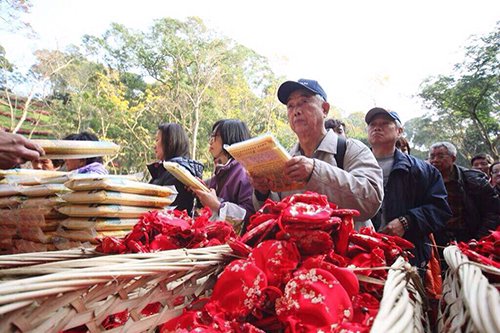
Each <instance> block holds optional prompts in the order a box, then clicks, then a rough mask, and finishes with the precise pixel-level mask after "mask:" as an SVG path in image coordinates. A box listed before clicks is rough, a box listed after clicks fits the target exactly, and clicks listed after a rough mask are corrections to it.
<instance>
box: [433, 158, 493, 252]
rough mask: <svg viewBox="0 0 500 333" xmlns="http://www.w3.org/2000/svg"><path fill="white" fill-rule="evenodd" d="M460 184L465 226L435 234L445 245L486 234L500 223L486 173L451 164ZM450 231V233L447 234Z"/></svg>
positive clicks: (448, 228)
mask: <svg viewBox="0 0 500 333" xmlns="http://www.w3.org/2000/svg"><path fill="white" fill-rule="evenodd" d="M453 168H454V169H455V170H454V172H455V173H456V175H457V181H458V183H459V184H460V195H461V197H462V201H463V202H464V204H465V216H464V221H465V223H466V224H467V227H466V229H456V228H450V227H446V228H445V229H444V230H443V232H441V233H439V234H438V235H436V243H438V244H439V245H446V243H447V242H448V241H450V240H458V241H468V240H470V239H472V238H475V239H478V238H479V237H482V236H485V235H487V234H489V231H490V230H495V229H496V227H497V226H498V225H499V213H500V201H499V197H498V194H496V193H495V190H494V189H493V187H492V186H491V184H490V183H489V182H488V178H487V176H486V174H485V173H484V172H482V171H479V170H474V169H467V168H464V167H461V166H459V165H454V166H453ZM450 234H453V236H451V237H450Z"/></svg>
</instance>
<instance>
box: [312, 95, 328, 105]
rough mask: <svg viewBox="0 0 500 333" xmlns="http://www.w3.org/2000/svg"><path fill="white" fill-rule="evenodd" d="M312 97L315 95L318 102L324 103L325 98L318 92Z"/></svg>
mask: <svg viewBox="0 0 500 333" xmlns="http://www.w3.org/2000/svg"><path fill="white" fill-rule="evenodd" d="M314 97H316V99H317V100H318V101H319V102H320V103H324V102H326V101H325V99H324V98H323V96H321V95H320V94H316V95H314Z"/></svg>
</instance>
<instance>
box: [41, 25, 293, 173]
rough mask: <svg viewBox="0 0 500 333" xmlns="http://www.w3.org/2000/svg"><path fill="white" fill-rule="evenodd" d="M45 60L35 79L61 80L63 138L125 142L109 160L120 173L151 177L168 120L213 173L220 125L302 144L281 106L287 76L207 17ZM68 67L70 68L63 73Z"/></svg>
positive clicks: (56, 104)
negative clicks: (149, 167)
mask: <svg viewBox="0 0 500 333" xmlns="http://www.w3.org/2000/svg"><path fill="white" fill-rule="evenodd" d="M83 54H85V55H86V56H84V55H83ZM37 56H38V63H37V64H36V66H34V67H33V69H32V71H33V75H38V76H39V77H44V76H47V75H49V73H51V74H50V80H49V87H50V91H51V94H50V96H49V98H48V100H49V104H50V107H51V110H52V113H53V115H54V117H53V118H52V119H53V121H54V125H55V126H57V128H60V129H61V130H60V131H58V133H57V134H58V136H59V137H62V136H64V135H66V134H68V133H72V132H80V131H83V130H90V131H93V132H95V133H96V134H97V135H98V136H99V137H100V138H101V139H107V140H112V141H114V142H116V143H118V144H120V145H121V147H122V148H121V150H120V152H119V154H118V156H115V157H113V158H112V161H111V160H110V161H108V162H112V163H108V166H109V167H111V168H114V171H115V172H119V173H131V172H137V171H145V165H146V163H148V162H151V161H152V160H153V158H154V156H153V149H152V145H153V140H154V135H155V132H156V129H157V126H158V124H159V123H163V122H178V123H180V124H181V125H182V126H183V127H184V128H185V129H186V132H187V133H188V135H189V137H190V138H191V143H192V155H193V156H194V157H195V158H196V159H199V160H201V161H202V162H204V163H205V164H206V167H205V174H206V175H208V174H209V173H210V170H212V165H211V163H212V158H211V156H210V154H209V153H208V151H207V149H206V148H207V144H208V138H209V134H210V131H211V127H212V124H213V123H214V122H215V121H216V120H218V119H221V118H238V119H241V120H243V121H245V122H246V123H247V125H248V127H249V129H250V131H251V133H252V134H253V135H258V134H262V133H265V132H271V133H273V134H275V135H276V136H277V137H278V139H279V140H280V141H281V142H282V143H283V145H284V146H286V147H287V148H290V147H291V146H292V145H293V144H294V143H295V135H294V134H293V133H292V132H291V130H290V129H289V126H288V123H287V120H286V110H285V107H284V106H283V105H281V104H280V103H279V102H278V101H277V100H276V88H277V86H278V84H279V82H280V81H282V78H277V77H276V76H275V75H274V74H273V72H272V71H271V69H270V67H269V65H268V62H267V59H266V58H264V57H262V56H260V55H258V54H257V53H255V52H254V51H253V50H250V49H248V48H246V47H244V46H242V45H239V44H237V43H236V42H234V41H233V40H230V39H228V38H226V37H224V36H221V35H219V34H217V33H216V32H214V31H212V30H210V29H208V28H207V27H205V25H204V24H203V22H202V21H201V20H200V19H198V18H188V19H187V20H186V21H179V20H175V19H170V18H164V19H160V20H157V21H155V22H154V24H153V25H152V26H151V27H150V28H149V29H148V30H147V31H136V30H132V29H129V28H127V27H126V26H123V25H119V24H112V25H111V27H110V29H109V30H108V31H106V32H105V33H104V34H103V35H102V36H100V37H98V36H85V37H84V38H83V44H82V46H81V47H77V46H73V47H71V48H70V49H68V50H67V51H66V52H58V51H46V50H44V51H39V52H38V54H37ZM61 63H67V65H66V66H64V67H63V68H60V69H58V70H57V71H55V70H54V68H58V67H57V66H56V65H57V64H59V65H60V64H61Z"/></svg>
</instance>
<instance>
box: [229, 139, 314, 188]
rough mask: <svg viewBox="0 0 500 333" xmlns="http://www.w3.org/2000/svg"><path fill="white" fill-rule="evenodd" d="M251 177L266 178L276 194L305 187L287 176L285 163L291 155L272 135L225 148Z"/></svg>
mask: <svg viewBox="0 0 500 333" xmlns="http://www.w3.org/2000/svg"><path fill="white" fill-rule="evenodd" d="M224 149H226V150H227V151H228V152H229V153H230V154H231V156H233V157H234V158H235V159H236V160H237V161H238V162H239V163H240V164H241V165H242V166H243V167H244V168H245V169H246V170H247V171H248V173H249V174H250V175H251V176H260V177H265V178H267V179H268V180H269V181H270V184H271V186H270V189H271V190H272V191H275V192H281V191H288V190H295V189H299V188H302V187H304V185H305V183H304V182H303V181H300V182H299V181H293V180H291V179H290V178H289V177H288V176H286V175H285V173H284V169H285V163H286V162H287V161H288V160H290V159H291V156H290V154H288V152H287V151H286V150H285V148H283V146H281V144H280V143H279V142H278V141H277V140H276V139H275V138H274V137H273V136H272V135H270V134H266V135H262V136H258V137H255V138H253V139H250V140H246V141H243V142H238V143H235V144H233V145H231V146H227V145H225V146H224Z"/></svg>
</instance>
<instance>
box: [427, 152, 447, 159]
mask: <svg viewBox="0 0 500 333" xmlns="http://www.w3.org/2000/svg"><path fill="white" fill-rule="evenodd" d="M448 155H450V154H443V153H440V154H437V155H429V160H442V159H443V158H445V156H448Z"/></svg>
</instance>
